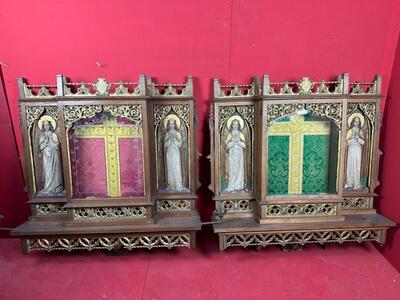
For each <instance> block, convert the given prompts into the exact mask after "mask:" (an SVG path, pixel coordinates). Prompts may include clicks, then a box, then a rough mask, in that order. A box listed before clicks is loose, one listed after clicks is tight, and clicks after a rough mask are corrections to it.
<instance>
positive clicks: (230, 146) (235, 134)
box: [225, 116, 246, 192]
mask: <svg viewBox="0 0 400 300" xmlns="http://www.w3.org/2000/svg"><path fill="white" fill-rule="evenodd" d="M243 125H244V124H243V119H241V118H240V117H238V116H233V117H231V118H230V119H228V121H227V126H228V128H229V130H230V133H229V134H228V136H227V139H226V151H227V152H228V161H227V164H228V186H227V188H226V190H225V191H226V192H239V191H242V190H244V150H245V149H246V143H245V138H244V135H243V133H242V132H241V129H242V128H243Z"/></svg>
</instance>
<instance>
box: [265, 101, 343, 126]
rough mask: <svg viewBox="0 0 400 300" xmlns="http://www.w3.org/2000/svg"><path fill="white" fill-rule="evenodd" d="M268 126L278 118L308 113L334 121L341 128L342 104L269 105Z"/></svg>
mask: <svg viewBox="0 0 400 300" xmlns="http://www.w3.org/2000/svg"><path fill="white" fill-rule="evenodd" d="M267 110H268V111H267V126H268V127H270V126H271V125H272V122H273V121H274V120H276V119H278V118H281V117H286V116H289V115H292V114H295V113H296V112H297V111H304V110H306V111H308V112H309V113H311V114H314V115H317V116H323V117H326V118H328V119H330V120H332V121H333V122H334V123H335V124H336V126H337V127H338V128H339V129H340V128H341V121H342V111H343V107H342V104H341V103H310V104H269V105H268V106H267Z"/></svg>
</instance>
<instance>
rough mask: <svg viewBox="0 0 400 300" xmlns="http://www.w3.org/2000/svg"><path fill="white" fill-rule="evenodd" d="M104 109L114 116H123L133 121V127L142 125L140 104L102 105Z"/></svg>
mask: <svg viewBox="0 0 400 300" xmlns="http://www.w3.org/2000/svg"><path fill="white" fill-rule="evenodd" d="M104 111H107V112H110V113H111V114H112V115H113V116H114V117H124V118H126V119H129V120H131V121H134V122H135V123H134V124H133V126H134V127H142V109H141V105H139V104H133V105H122V104H121V105H104Z"/></svg>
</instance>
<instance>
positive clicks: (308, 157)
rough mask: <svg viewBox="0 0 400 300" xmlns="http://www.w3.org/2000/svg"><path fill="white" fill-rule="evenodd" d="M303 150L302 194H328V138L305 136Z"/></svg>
mask: <svg viewBox="0 0 400 300" xmlns="http://www.w3.org/2000/svg"><path fill="white" fill-rule="evenodd" d="M303 149H304V150H303V181H302V193H303V194H320V193H328V183H329V136H328V135H305V136H304V148H303Z"/></svg>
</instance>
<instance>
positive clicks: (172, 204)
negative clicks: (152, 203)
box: [157, 200, 192, 211]
mask: <svg viewBox="0 0 400 300" xmlns="http://www.w3.org/2000/svg"><path fill="white" fill-rule="evenodd" d="M191 209H192V204H191V201H190V200H159V201H158V202H157V210H158V211H190V210H191Z"/></svg>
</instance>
